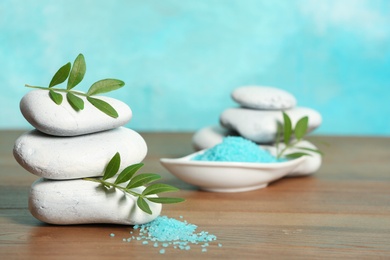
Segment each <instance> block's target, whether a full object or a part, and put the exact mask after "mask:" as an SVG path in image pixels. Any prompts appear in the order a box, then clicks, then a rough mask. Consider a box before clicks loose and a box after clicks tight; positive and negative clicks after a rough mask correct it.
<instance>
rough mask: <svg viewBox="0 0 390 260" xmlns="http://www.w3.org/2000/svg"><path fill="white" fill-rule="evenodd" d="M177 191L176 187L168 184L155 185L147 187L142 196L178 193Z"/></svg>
mask: <svg viewBox="0 0 390 260" xmlns="http://www.w3.org/2000/svg"><path fill="white" fill-rule="evenodd" d="M178 190H179V189H178V188H176V187H173V186H171V185H168V184H163V183H155V184H152V185H150V186H149V187H147V188H146V189H145V190H144V191H143V192H142V195H144V196H146V195H151V194H158V193H162V192H173V191H178Z"/></svg>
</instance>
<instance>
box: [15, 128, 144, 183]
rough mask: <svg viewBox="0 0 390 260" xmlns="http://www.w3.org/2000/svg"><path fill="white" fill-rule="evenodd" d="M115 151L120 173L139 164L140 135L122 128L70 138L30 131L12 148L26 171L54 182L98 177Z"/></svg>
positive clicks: (140, 158) (141, 155) (141, 151)
mask: <svg viewBox="0 0 390 260" xmlns="http://www.w3.org/2000/svg"><path fill="white" fill-rule="evenodd" d="M116 152H119V153H120V156H121V167H120V170H122V169H124V168H125V167H127V166H129V165H131V164H134V163H139V162H141V161H142V160H143V159H144V158H145V156H146V153H147V146H146V143H145V140H144V139H143V138H142V136H141V135H139V134H138V133H137V132H135V131H133V130H131V129H128V128H125V127H119V128H116V129H112V130H107V131H103V132H98V133H95V134H88V135H81V136H74V137H58V136H51V135H46V134H43V133H41V132H39V131H37V130H32V131H29V132H27V133H25V134H23V135H21V136H20V137H19V138H18V139H17V140H16V142H15V146H14V157H15V159H16V161H17V162H18V163H19V164H20V165H21V166H23V167H24V168H25V169H26V170H27V171H29V172H31V173H33V174H35V175H37V176H40V177H45V178H48V179H56V180H63V179H76V178H83V177H92V176H102V175H103V171H104V169H105V167H106V165H107V164H108V162H109V161H110V159H111V158H112V157H113V156H114V155H115V153H116Z"/></svg>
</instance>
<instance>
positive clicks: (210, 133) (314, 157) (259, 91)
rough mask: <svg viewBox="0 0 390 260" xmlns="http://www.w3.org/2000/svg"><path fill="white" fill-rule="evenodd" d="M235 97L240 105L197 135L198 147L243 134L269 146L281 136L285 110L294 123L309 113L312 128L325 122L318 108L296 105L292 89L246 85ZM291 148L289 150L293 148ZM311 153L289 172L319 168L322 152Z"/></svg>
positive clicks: (194, 139)
mask: <svg viewBox="0 0 390 260" xmlns="http://www.w3.org/2000/svg"><path fill="white" fill-rule="evenodd" d="M231 96H232V98H233V100H234V101H235V102H237V103H238V104H239V105H240V107H235V108H228V109H226V110H225V111H223V112H222V114H221V115H220V125H215V126H209V127H205V128H202V129H200V130H199V131H197V132H196V133H195V135H194V136H193V145H194V147H195V149H197V150H202V149H208V148H210V147H213V146H214V145H216V144H218V143H220V142H221V141H222V139H223V137H225V136H228V135H239V136H242V137H244V138H247V139H249V140H251V141H253V142H255V143H258V144H259V145H262V146H264V147H266V148H268V149H271V150H272V149H273V148H274V147H272V144H273V143H274V142H275V140H276V136H277V122H280V123H283V114H282V111H284V112H285V113H286V114H288V116H289V117H290V118H291V122H292V125H293V126H295V124H296V122H297V121H298V120H299V119H300V118H302V117H304V116H308V118H309V126H308V132H311V131H313V130H314V129H316V128H318V127H319V126H320V125H321V122H322V117H321V115H320V113H318V112H317V111H315V110H313V109H310V108H306V107H298V106H296V104H297V101H296V98H295V97H294V96H293V95H292V94H290V93H289V92H287V91H285V90H282V89H278V88H274V87H265V86H244V87H239V88H237V89H235V90H234V91H233V92H232V94H231ZM299 146H301V147H307V148H314V149H316V147H315V146H314V145H313V144H312V143H310V142H308V141H301V143H300V144H299ZM293 151H294V150H293V149H291V150H290V151H289V152H293ZM309 153H311V156H307V157H306V159H305V162H304V163H303V164H301V166H300V167H299V168H297V169H296V170H294V171H293V172H292V173H290V174H289V176H297V175H308V174H312V173H314V172H315V171H317V170H318V168H319V167H320V165H321V156H320V155H318V154H317V153H314V152H309Z"/></svg>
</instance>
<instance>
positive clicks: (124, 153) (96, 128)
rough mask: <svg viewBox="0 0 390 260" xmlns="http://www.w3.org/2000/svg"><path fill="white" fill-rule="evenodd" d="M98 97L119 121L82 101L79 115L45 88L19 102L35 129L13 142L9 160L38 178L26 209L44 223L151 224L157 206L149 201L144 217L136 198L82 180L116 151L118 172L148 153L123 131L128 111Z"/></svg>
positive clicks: (95, 173)
mask: <svg viewBox="0 0 390 260" xmlns="http://www.w3.org/2000/svg"><path fill="white" fill-rule="evenodd" d="M99 98H100V99H101V100H103V101H106V102H108V103H109V104H110V105H111V106H112V107H113V108H114V109H115V110H116V111H117V112H118V114H119V116H118V118H112V117H110V116H108V115H106V114H105V113H103V112H101V111H99V110H98V109H96V108H95V107H94V106H92V105H91V104H90V103H89V102H87V101H86V99H85V98H83V99H84V104H85V107H84V110H81V111H78V112H76V111H75V110H74V109H73V108H72V107H71V106H70V105H69V103H67V102H65V101H64V102H62V104H61V105H57V104H55V103H54V102H53V101H52V100H51V99H50V97H49V93H48V91H46V90H34V91H31V92H29V93H27V94H26V95H25V96H24V97H23V98H22V100H21V102H20V109H21V112H22V114H23V116H24V117H25V119H26V120H27V121H28V122H29V123H30V124H31V125H32V126H33V127H35V128H36V129H35V130H32V131H29V132H27V133H25V134H23V135H22V136H20V137H19V138H18V139H17V140H16V142H15V146H14V157H15V159H16V160H17V162H18V163H19V164H20V165H21V166H23V167H24V168H25V169H26V170H27V171H29V172H31V173H32V174H35V175H37V176H39V177H41V178H39V179H38V180H36V181H35V182H34V183H33V184H32V186H31V189H30V194H29V210H30V212H31V214H32V215H33V216H34V217H36V218H37V219H39V220H41V221H43V222H46V223H51V224H63V225H66V224H86V223H115V224H129V225H133V224H143V223H147V222H150V221H152V220H153V219H155V218H156V217H157V216H158V215H159V214H160V212H161V204H156V203H150V204H149V206H150V207H151V210H152V212H153V214H152V215H149V214H147V213H144V212H143V211H142V210H140V209H139V208H138V207H137V206H136V198H135V197H133V196H131V195H128V194H125V193H123V192H121V191H118V190H116V189H115V190H106V189H105V188H103V187H101V185H100V184H99V183H96V182H92V181H88V180H83V179H82V178H85V177H97V176H102V175H103V173H104V169H105V167H106V165H107V164H108V162H109V161H110V160H111V158H112V157H113V156H114V155H115V154H116V153H117V152H119V154H120V156H121V166H120V169H119V172H120V171H121V170H123V169H124V168H125V167H127V166H129V165H131V164H135V163H139V162H141V161H142V160H143V159H144V158H145V156H146V153H147V146H146V143H145V140H144V139H143V138H142V136H141V135H139V134H138V133H137V132H135V131H134V130H131V129H129V128H126V127H124V125H125V124H126V123H127V122H129V121H130V119H131V118H132V111H131V109H130V107H129V106H127V105H126V104H125V103H123V102H121V101H119V100H116V99H113V98H109V97H99ZM64 100H66V96H65V95H64ZM143 188H144V187H141V188H140V189H141V190H142V189H143Z"/></svg>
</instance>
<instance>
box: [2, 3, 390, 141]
mask: <svg viewBox="0 0 390 260" xmlns="http://www.w3.org/2000/svg"><path fill="white" fill-rule="evenodd" d="M79 53H83V54H84V56H85V58H86V62H87V74H86V76H85V79H84V81H83V82H84V83H82V85H83V86H84V87H81V88H80V87H77V89H80V90H84V91H85V90H86V89H87V88H88V87H89V85H90V84H92V83H93V82H95V81H96V80H99V79H102V78H106V77H114V78H119V79H122V80H124V81H125V82H126V87H124V88H122V89H120V90H118V91H116V92H114V93H112V94H109V96H112V97H116V98H118V99H121V100H122V101H124V102H126V103H127V104H129V106H130V107H131V108H132V109H133V113H134V116H133V119H132V121H131V122H130V123H129V124H128V127H131V128H133V129H136V130H147V131H161V130H162V131H178V130H181V131H194V130H197V129H199V128H201V127H204V126H208V125H215V124H218V118H219V114H220V113H221V112H222V111H223V109H225V108H227V107H230V106H235V104H234V103H233V101H232V100H231V98H230V92H231V91H232V90H233V89H234V88H236V87H238V86H242V85H248V84H257V85H270V86H275V87H279V88H282V89H285V90H288V91H289V92H291V93H293V94H294V95H295V96H296V97H297V99H298V103H299V105H301V106H306V107H311V108H314V109H316V110H318V111H319V112H320V113H321V114H322V115H323V120H324V122H323V124H322V125H321V127H320V128H319V129H318V130H317V131H316V132H315V133H317V134H342V135H343V134H353V135H390V116H389V114H390V1H388V0H377V1H375V0H367V1H364V0H355V1H353V0H351V1H346V0H335V1H330V0H322V1H313V0H296V1H292V0H272V1H271V0H268V1H266V0H263V1H262V0H198V1H195V0H192V1H190V0H132V1H125V0H122V1H120V0H117V1H93V0H77V1H76V0H74V1H72V0H67V1H61V0H57V1H36V0H24V1H7V0H2V1H1V2H0V89H1V97H0V110H1V115H0V128H2V129H10V128H28V127H30V126H29V125H28V124H27V122H26V121H25V120H24V118H23V117H22V115H21V113H20V111H19V100H20V99H21V98H22V96H23V95H24V94H25V93H27V92H28V91H30V89H27V88H25V87H23V86H24V84H26V83H28V84H32V85H47V84H48V83H49V81H50V79H51V77H52V75H53V74H54V73H55V71H56V70H57V69H58V68H59V67H60V66H62V65H63V64H65V63H66V62H68V61H72V62H73V60H74V58H75V57H76V56H77V54H79Z"/></svg>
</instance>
